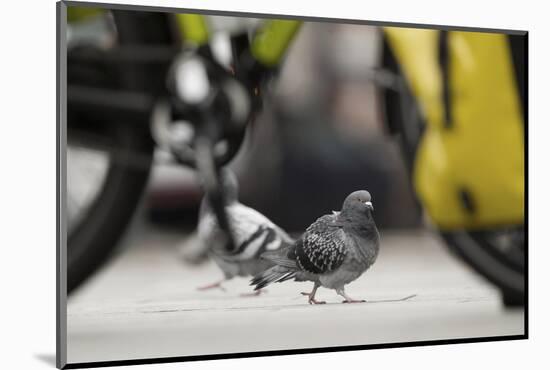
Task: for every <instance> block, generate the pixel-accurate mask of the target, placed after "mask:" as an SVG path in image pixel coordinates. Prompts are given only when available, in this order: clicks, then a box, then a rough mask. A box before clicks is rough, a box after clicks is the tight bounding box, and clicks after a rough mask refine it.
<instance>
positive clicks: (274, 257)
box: [260, 244, 297, 270]
mask: <svg viewBox="0 0 550 370" xmlns="http://www.w3.org/2000/svg"><path fill="white" fill-rule="evenodd" d="M291 247H292V245H290V244H288V245H286V246H283V247H281V248H279V249H276V250H271V251H265V252H263V253H262V254H261V255H260V258H261V259H264V260H267V261H270V262H273V263H274V264H276V265H278V266H282V267H286V268H289V269H291V270H297V267H296V261H294V260H292V259H290V258H288V254H289V253H288V252H289V248H291Z"/></svg>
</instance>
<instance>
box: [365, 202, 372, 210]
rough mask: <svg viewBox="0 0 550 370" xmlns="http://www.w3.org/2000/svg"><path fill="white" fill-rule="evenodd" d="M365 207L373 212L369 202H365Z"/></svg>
mask: <svg viewBox="0 0 550 370" xmlns="http://www.w3.org/2000/svg"><path fill="white" fill-rule="evenodd" d="M365 205H366V206H367V208H368V209H370V210H371V211H374V207H373V206H372V203H371V202H365Z"/></svg>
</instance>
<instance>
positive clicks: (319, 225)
mask: <svg viewBox="0 0 550 370" xmlns="http://www.w3.org/2000/svg"><path fill="white" fill-rule="evenodd" d="M335 218H336V216H335V215H325V216H323V217H321V218H319V219H317V221H315V222H314V223H313V224H311V225H310V226H309V227H308V228H307V230H306V232H305V233H304V235H302V237H301V238H300V240H298V241H297V242H296V244H295V248H294V250H293V253H294V254H295V256H294V258H295V259H296V263H297V265H298V266H299V267H300V269H301V270H304V271H307V272H310V273H314V274H324V273H328V272H331V271H333V270H335V269H337V268H338V267H339V266H340V265H342V263H343V262H344V258H345V256H346V253H347V249H346V235H345V233H344V231H343V230H342V228H341V227H338V226H336V225H335V224H334V221H335Z"/></svg>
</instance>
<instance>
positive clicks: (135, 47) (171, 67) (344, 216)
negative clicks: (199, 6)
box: [57, 1, 528, 368]
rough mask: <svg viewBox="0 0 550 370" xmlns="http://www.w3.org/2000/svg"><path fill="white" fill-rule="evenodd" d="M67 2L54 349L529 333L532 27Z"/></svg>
mask: <svg viewBox="0 0 550 370" xmlns="http://www.w3.org/2000/svg"><path fill="white" fill-rule="evenodd" d="M57 5H58V7H57V10H58V135H59V141H58V159H59V163H58V207H59V208H58V271H57V273H58V297H57V298H58V299H57V303H58V307H57V310H58V312H57V313H58V317H57V320H58V321H57V325H58V336H57V351H58V353H57V365H58V367H60V368H77V367H87V366H102V365H124V364H139V363H153V362H167V361H188V360H196V359H205V360H206V359H213V358H230V357H247V356H266V355H280V354H294V353H314V352H323V351H339V350H355V349H369V348H381V347H399V346H411V345H413V346H414V345H431V344H443V343H463V342H476V341H487V340H506V339H508V340H511V339H525V338H527V325H526V323H527V317H526V312H527V311H526V307H525V305H526V303H527V282H526V273H527V258H526V256H527V249H528V248H527V238H526V235H527V223H526V221H527V220H526V204H527V203H526V201H525V200H526V186H525V184H526V156H525V153H526V145H527V143H526V137H527V111H526V109H527V96H526V91H527V90H526V83H527V79H526V76H527V69H526V68H527V32H525V31H513V30H494V29H468V28H460V27H446V26H432V25H418V24H394V23H391V19H388V22H371V21H368V20H340V19H321V18H311V17H288V16H285V15H271V14H244V13H230V12H220V11H213V10H189V9H168V8H155V7H143V6H131V5H110V4H97V3H96V4H88V3H80V2H72V1H67V2H60V3H58V4H57Z"/></svg>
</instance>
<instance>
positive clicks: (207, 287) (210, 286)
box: [197, 279, 227, 292]
mask: <svg viewBox="0 0 550 370" xmlns="http://www.w3.org/2000/svg"><path fill="white" fill-rule="evenodd" d="M226 280H227V279H222V280H220V281H216V282H215V283H212V284H208V285H203V286H200V287H197V290H200V291H205V290H210V289H215V288H218V289H220V290H222V291H224V292H225V288H224V287H223V286H222V283H223V282H224V281H226Z"/></svg>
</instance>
